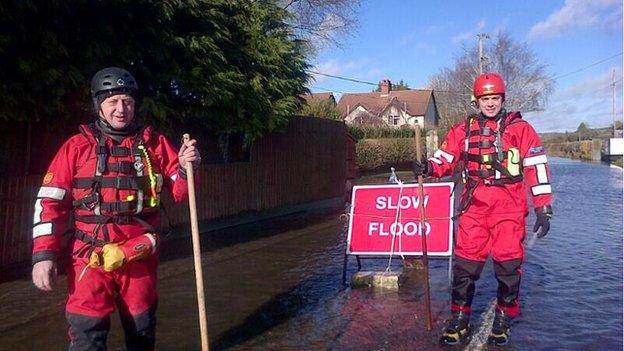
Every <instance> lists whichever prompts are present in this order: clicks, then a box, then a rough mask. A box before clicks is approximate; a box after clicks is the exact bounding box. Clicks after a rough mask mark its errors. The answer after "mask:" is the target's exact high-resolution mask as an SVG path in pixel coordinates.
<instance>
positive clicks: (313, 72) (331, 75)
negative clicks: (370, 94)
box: [308, 71, 379, 86]
mask: <svg viewBox="0 0 624 351" xmlns="http://www.w3.org/2000/svg"><path fill="white" fill-rule="evenodd" d="M308 72H309V73H312V74H318V75H320V76H325V77H330V78H336V79H342V80H347V81H349V82H355V83H362V84H368V85H374V86H377V85H379V83H372V82H367V81H365V80H359V79H354V78H347V77H341V76H335V75H333V74H327V73H323V72H316V71H308Z"/></svg>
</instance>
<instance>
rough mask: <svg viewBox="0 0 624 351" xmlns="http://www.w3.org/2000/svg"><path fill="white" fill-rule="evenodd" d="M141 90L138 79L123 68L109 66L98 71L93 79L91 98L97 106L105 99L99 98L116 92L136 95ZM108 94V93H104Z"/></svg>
mask: <svg viewBox="0 0 624 351" xmlns="http://www.w3.org/2000/svg"><path fill="white" fill-rule="evenodd" d="M138 90H139V85H138V84H137V82H136V79H134V77H133V76H132V74H130V72H128V71H126V70H125V69H123V68H119V67H107V68H104V69H103V70H101V71H99V72H97V73H96V74H95V75H94V76H93V78H92V79H91V98H93V103H94V104H95V106H96V109H97V106H98V105H99V102H101V101H102V100H103V99H101V100H99V101H98V98H102V97H104V98H105V97H108V96H111V95H115V93H125V94H130V95H133V96H134V95H135V94H136V92H137V91H138ZM103 94H106V95H103Z"/></svg>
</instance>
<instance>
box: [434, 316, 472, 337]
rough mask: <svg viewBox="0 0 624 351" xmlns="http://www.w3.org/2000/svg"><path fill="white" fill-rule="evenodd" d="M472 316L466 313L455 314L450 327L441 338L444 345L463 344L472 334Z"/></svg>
mask: <svg viewBox="0 0 624 351" xmlns="http://www.w3.org/2000/svg"><path fill="white" fill-rule="evenodd" d="M469 321H470V314H468V313H466V312H455V313H453V319H451V321H450V323H449V325H448V326H447V327H446V329H444V333H443V334H442V336H441V337H440V344H442V345H458V344H461V343H463V342H464V341H465V340H466V338H467V337H468V333H469V332H470V323H469Z"/></svg>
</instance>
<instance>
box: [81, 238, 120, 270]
mask: <svg viewBox="0 0 624 351" xmlns="http://www.w3.org/2000/svg"><path fill="white" fill-rule="evenodd" d="M125 258H126V255H125V254H124V252H123V250H122V249H121V248H120V247H119V245H117V244H106V245H104V246H103V247H102V251H101V252H95V251H94V252H92V253H91V257H89V266H91V267H102V268H103V269H104V270H105V271H106V272H112V271H114V270H115V269H117V268H119V267H121V266H122V265H123V264H124V260H125Z"/></svg>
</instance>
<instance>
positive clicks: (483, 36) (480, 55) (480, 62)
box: [477, 33, 490, 74]
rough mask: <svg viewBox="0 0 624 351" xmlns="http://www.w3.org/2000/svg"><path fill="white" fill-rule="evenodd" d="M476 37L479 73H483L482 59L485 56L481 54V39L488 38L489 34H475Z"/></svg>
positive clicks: (485, 58)
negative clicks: (477, 39)
mask: <svg viewBox="0 0 624 351" xmlns="http://www.w3.org/2000/svg"><path fill="white" fill-rule="evenodd" d="M477 38H479V74H482V73H483V61H486V60H487V57H485V56H483V39H490V36H489V35H487V33H480V34H477Z"/></svg>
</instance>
